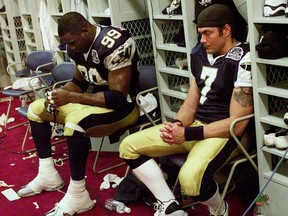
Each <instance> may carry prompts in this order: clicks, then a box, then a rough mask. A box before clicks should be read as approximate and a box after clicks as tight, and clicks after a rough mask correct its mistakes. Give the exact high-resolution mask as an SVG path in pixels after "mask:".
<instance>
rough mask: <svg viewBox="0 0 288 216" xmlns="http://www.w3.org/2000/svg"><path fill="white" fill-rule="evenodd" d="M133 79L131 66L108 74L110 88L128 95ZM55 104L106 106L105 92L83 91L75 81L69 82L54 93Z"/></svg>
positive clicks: (77, 73) (79, 77)
mask: <svg viewBox="0 0 288 216" xmlns="http://www.w3.org/2000/svg"><path fill="white" fill-rule="evenodd" d="M75 76H76V78H77V79H78V80H79V81H83V80H84V78H83V77H82V75H81V73H80V72H79V71H78V70H77V71H76V74H75ZM130 80H131V67H130V66H127V67H124V68H120V69H117V70H114V71H110V72H109V74H108V83H109V89H110V90H115V91H119V92H121V93H122V94H123V95H124V96H125V97H127V94H128V91H129V88H130ZM52 99H53V100H54V104H55V106H62V105H65V104H67V103H80V104H87V105H92V106H100V107H106V103H105V97H104V93H103V92H98V93H95V94H86V93H82V91H81V89H80V88H79V87H78V86H77V85H76V84H74V83H72V82H69V83H67V84H66V85H65V86H64V87H63V88H62V89H58V90H56V91H55V92H53V94H52Z"/></svg>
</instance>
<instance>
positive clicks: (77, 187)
mask: <svg viewBox="0 0 288 216" xmlns="http://www.w3.org/2000/svg"><path fill="white" fill-rule="evenodd" d="M85 184H86V183H85V179H82V180H80V181H75V180H73V179H70V183H69V186H68V189H67V194H69V195H72V196H80V195H83V193H85V191H86V185H85Z"/></svg>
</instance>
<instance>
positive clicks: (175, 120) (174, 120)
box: [171, 119, 183, 127]
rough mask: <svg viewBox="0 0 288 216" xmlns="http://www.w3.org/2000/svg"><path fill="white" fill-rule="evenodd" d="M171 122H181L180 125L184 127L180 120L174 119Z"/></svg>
mask: <svg viewBox="0 0 288 216" xmlns="http://www.w3.org/2000/svg"><path fill="white" fill-rule="evenodd" d="M171 122H172V123H176V122H179V123H180V124H181V126H182V127H183V123H182V122H181V121H180V120H179V119H172V121H171Z"/></svg>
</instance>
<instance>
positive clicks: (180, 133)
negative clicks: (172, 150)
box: [159, 122, 185, 145]
mask: <svg viewBox="0 0 288 216" xmlns="http://www.w3.org/2000/svg"><path fill="white" fill-rule="evenodd" d="M159 131H160V137H161V139H162V141H163V142H165V143H168V144H170V145H180V144H182V143H183V142H185V128H184V127H183V126H182V125H181V123H180V122H174V123H172V122H164V128H161V129H160V130H159Z"/></svg>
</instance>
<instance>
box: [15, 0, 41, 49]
mask: <svg viewBox="0 0 288 216" xmlns="http://www.w3.org/2000/svg"><path fill="white" fill-rule="evenodd" d="M18 5H19V9H20V16H21V20H22V26H23V33H24V39H25V44H26V51H27V53H30V52H31V51H34V50H42V49H43V42H42V36H41V30H40V22H39V9H40V5H39V0H18Z"/></svg>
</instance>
